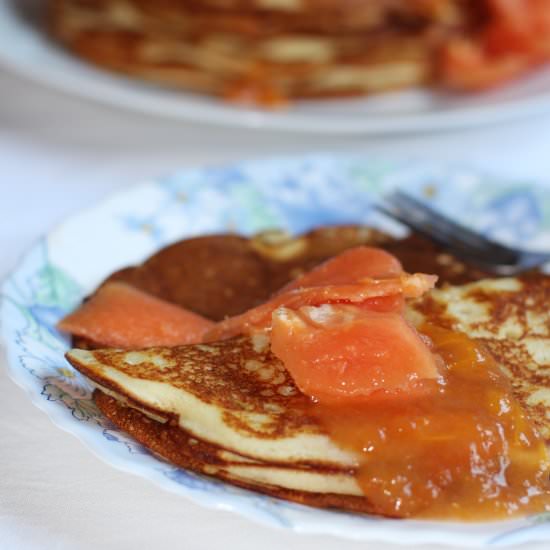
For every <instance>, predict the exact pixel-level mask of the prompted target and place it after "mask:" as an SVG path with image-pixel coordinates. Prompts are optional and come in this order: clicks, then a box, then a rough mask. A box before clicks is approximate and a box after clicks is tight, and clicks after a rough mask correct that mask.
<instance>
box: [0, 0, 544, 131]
mask: <svg viewBox="0 0 550 550" xmlns="http://www.w3.org/2000/svg"><path fill="white" fill-rule="evenodd" d="M45 1H46V0H0V63H1V64H3V65H5V66H6V67H8V68H10V69H12V70H13V71H16V72H17V73H19V74H21V75H24V76H26V77H28V78H32V79H34V80H36V81H38V82H41V83H44V84H48V85H51V86H55V87H56V88H58V89H60V90H64V91H66V92H70V93H73V94H76V95H79V96H83V97H86V98H90V99H94V100H97V101H101V102H103V103H107V104H111V105H116V106H119V107H124V108H130V109H134V110H137V111H141V112H145V113H151V114H156V115H162V116H166V117H171V118H179V119H183V120H194V121H203V122H208V123H215V124H222V125H226V126H236V127H248V128H261V129H271V130H286V131H288V130H291V131H299V132H315V133H319V132H322V133H326V134H389V133H399V132H415V131H431V130H443V129H452V128H462V127H471V126H478V125H484V124H490V123H495V122H503V121H506V120H511V119H514V118H519V117H525V116H532V115H535V114H540V113H543V112H550V68H548V69H541V70H539V71H537V72H536V73H534V74H532V75H531V76H528V77H526V78H524V79H522V80H520V81H518V82H515V83H513V84H510V85H508V86H506V87H504V88H502V89H500V90H496V91H492V92H486V93H482V94H477V95H472V96H467V97H466V96H462V97H458V96H453V95H449V94H443V93H437V92H433V91H428V90H411V91H406V92H392V93H387V94H383V95H380V96H374V97H370V98H366V99H365V98H363V99H361V98H359V99H345V100H318V101H299V102H296V103H294V104H293V105H292V106H291V107H290V108H289V109H288V110H285V111H282V112H265V111H261V110H255V109H249V108H240V107H236V106H233V105H228V104H225V103H223V102H222V101H220V100H216V99H213V98H209V97H204V96H200V95H197V94H193V93H185V92H180V91H173V90H168V89H163V88H160V87H157V86H153V85H149V84H144V83H141V82H139V81H135V80H130V79H127V78H124V77H120V76H116V75H112V74H110V73H108V72H105V71H102V70H99V69H95V68H94V67H92V66H90V65H87V64H85V63H83V62H81V61H79V60H78V59H75V58H73V57H72V56H71V55H69V54H67V53H65V52H64V51H63V50H62V49H61V48H59V47H58V46H56V45H55V44H54V43H53V42H52V41H51V40H49V39H48V37H47V36H46V34H45V32H44V30H43V29H42V28H41V22H40V11H41V8H42V7H43V6H44V3H45Z"/></svg>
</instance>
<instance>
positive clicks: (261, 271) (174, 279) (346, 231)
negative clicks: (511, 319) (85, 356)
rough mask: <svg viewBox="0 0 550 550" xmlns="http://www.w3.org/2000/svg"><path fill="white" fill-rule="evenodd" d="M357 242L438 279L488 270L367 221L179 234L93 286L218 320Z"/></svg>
mask: <svg viewBox="0 0 550 550" xmlns="http://www.w3.org/2000/svg"><path fill="white" fill-rule="evenodd" d="M360 245H366V246H376V247H382V248H384V249H385V250H387V251H388V252H390V253H391V254H393V255H395V256H396V257H397V258H398V259H399V260H400V261H401V263H402V264H403V266H404V269H405V270H406V271H408V272H410V273H415V272H426V273H434V274H436V275H438V277H439V279H440V281H443V282H449V283H463V282H469V281H475V280H479V279H482V278H484V277H487V276H488V274H487V272H485V271H483V270H480V269H478V268H476V267H475V266H472V265H467V264H465V263H464V262H463V261H461V260H460V259H458V258H456V257H455V256H453V255H451V254H449V253H447V252H445V251H444V250H443V249H442V248H441V247H440V246H439V245H437V244H435V243H433V242H431V241H429V240H428V239H426V238H424V237H422V236H420V235H417V234H411V235H409V236H408V237H405V238H402V239H396V238H394V237H391V236H390V235H387V234H385V233H382V232H380V231H378V230H376V229H373V228H370V227H366V226H359V225H349V226H327V227H320V228H317V229H314V230H312V231H310V232H308V233H305V234H303V235H298V236H294V237H293V236H290V235H288V234H287V233H285V232H282V231H277V230H272V231H266V232H263V233H259V234H258V235H255V236H253V237H250V238H247V237H242V236H238V235H227V234H225V235H208V236H204V237H195V238H191V239H184V240H182V241H178V242H176V243H174V244H172V245H169V246H167V247H165V248H163V249H161V250H160V251H159V252H157V253H156V254H154V255H153V256H151V257H150V258H148V259H147V260H146V261H145V262H144V263H143V264H141V265H138V266H134V267H127V268H124V269H121V270H119V271H117V272H115V273H113V274H112V275H110V276H109V277H107V278H106V279H105V280H104V281H103V282H102V283H101V285H100V286H99V288H101V287H102V286H103V285H105V284H107V283H109V282H113V281H117V282H123V283H127V284H129V285H131V286H133V287H136V288H138V289H140V290H142V291H144V292H147V293H148V294H152V295H153V296H156V297H157V298H161V299H162V300H165V301H167V302H171V303H173V304H176V305H179V306H182V307H183V308H185V309H188V310H190V311H193V312H194V313H198V314H200V315H203V316H204V317H206V318H208V319H211V320H213V321H221V320H222V319H224V318H225V317H227V316H233V315H238V314H240V313H243V312H245V311H246V310H248V309H251V308H253V307H255V306H257V305H259V304H261V303H262V302H265V301H266V300H267V299H268V298H269V297H270V296H271V295H272V294H273V293H274V292H276V291H277V290H279V289H280V288H281V287H283V286H284V285H285V284H287V283H288V282H290V281H291V280H293V279H295V278H296V277H297V276H299V275H300V274H302V273H304V272H305V271H309V270H310V269H312V268H313V267H315V266H317V265H319V264H320V263H322V262H323V261H325V260H327V259H328V258H330V257H332V256H335V255H337V254H339V253H340V252H343V251H344V250H347V249H349V248H352V247H355V246H360ZM73 345H74V347H77V348H83V349H88V348H92V349H93V348H95V347H98V346H97V345H96V344H95V343H94V342H93V341H91V340H89V339H86V338H83V337H79V336H75V337H74V338H73Z"/></svg>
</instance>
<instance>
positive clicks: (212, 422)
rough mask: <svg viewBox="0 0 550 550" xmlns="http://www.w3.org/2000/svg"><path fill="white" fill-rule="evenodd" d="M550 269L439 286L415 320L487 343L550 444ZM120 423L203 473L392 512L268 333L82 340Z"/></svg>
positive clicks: (99, 393)
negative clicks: (162, 343) (120, 342)
mask: <svg viewBox="0 0 550 550" xmlns="http://www.w3.org/2000/svg"><path fill="white" fill-rule="evenodd" d="M549 293H550V278H549V277H547V276H542V275H539V276H533V277H528V278H525V279H520V278H504V279H492V280H489V279H486V280H483V281H479V282H476V283H470V284H467V285H462V286H450V285H448V286H446V287H444V288H442V289H436V290H434V291H432V292H431V294H429V295H427V296H426V297H425V298H423V299H420V300H419V301H417V302H415V303H413V304H411V305H410V306H409V310H408V316H409V318H410V320H411V321H412V322H413V323H414V324H416V325H417V326H418V325H419V326H421V325H422V324H423V323H425V322H426V321H429V322H430V323H434V324H438V325H440V326H446V327H449V328H453V329H455V330H460V331H463V332H465V333H466V334H468V335H469V336H470V337H472V338H473V339H475V340H477V341H479V342H480V343H482V344H483V345H484V346H485V347H486V349H488V350H489V351H490V352H491V354H492V355H493V356H494V358H495V359H496V361H497V362H498V364H499V366H500V368H501V369H502V371H503V372H504V374H505V375H506V377H507V378H508V379H509V380H510V382H511V384H512V388H513V393H514V395H515V397H516V398H518V400H519V401H520V402H521V404H522V405H523V407H524V409H525V411H527V413H528V415H529V417H530V418H531V420H532V421H533V423H534V424H535V425H536V427H537V429H538V430H539V432H540V433H541V434H542V435H543V437H544V438H545V439H546V442H547V444H548V443H550V415H549V413H548V411H549V410H550V397H549V395H548V389H547V388H548V386H549V382H550V381H549V378H548V377H549V374H548V372H549V366H550V318H549V313H548V310H547V307H545V304H547V303H548V298H549V297H550V295H549ZM67 358H68V360H69V362H70V363H71V364H72V365H73V366H74V367H75V368H77V369H78V370H79V371H80V372H81V373H82V374H84V375H85V376H86V377H87V378H88V379H89V380H90V381H91V382H92V383H93V384H94V386H95V387H96V388H97V390H96V392H95V393H94V400H95V402H96V403H97V405H98V406H99V408H100V409H101V410H102V411H103V412H104V414H106V416H107V417H108V418H109V419H111V420H112V421H113V422H114V423H115V424H116V425H117V426H119V427H120V428H121V429H124V430H125V431H127V432H128V433H130V434H131V435H132V436H133V437H135V438H136V439H137V440H138V441H139V442H141V443H142V444H144V445H145V446H146V447H148V448H150V449H151V450H152V451H154V452H155V453H156V454H158V455H159V456H161V457H163V458H165V459H167V460H169V461H170V462H172V463H174V464H176V465H178V466H181V467H184V468H187V469H190V470H193V471H195V472H198V473H202V474H206V475H210V476H214V477H217V478H220V479H223V480H226V481H230V482H232V483H235V484H237V485H239V486H243V487H246V488H251V489H255V490H258V491H261V492H263V493H266V494H270V495H273V496H279V497H281V498H286V499H289V500H295V501H297V502H301V503H304V504H308V505H312V506H321V507H337V508H343V509H348V510H354V511H361V512H368V513H375V514H387V510H380V509H378V508H377V507H376V505H374V504H373V503H372V502H371V501H370V500H369V499H368V498H365V497H364V496H362V492H361V489H360V487H359V486H358V484H357V481H356V473H357V468H358V457H357V456H356V455H354V453H353V452H351V451H347V450H343V449H341V448H340V447H338V446H337V445H335V444H334V443H333V442H332V441H331V439H330V438H329V437H328V435H327V433H326V431H325V429H324V428H323V426H322V425H321V424H320V423H319V420H318V418H317V417H316V416H315V415H313V414H311V405H310V401H309V399H308V398H307V397H306V396H304V395H303V394H301V393H300V392H299V390H298V389H297V387H296V386H295V384H294V382H293V380H292V379H291V377H290V375H289V374H288V373H287V372H286V369H285V368H284V366H283V365H282V363H281V362H280V361H279V360H278V359H277V358H276V357H275V356H274V355H273V354H272V353H271V351H270V349H269V341H268V339H267V338H266V337H265V336H255V337H248V336H240V337H237V338H234V339H230V340H226V341H222V342H215V343H211V344H208V345H193V346H183V347H177V348H152V349H148V350H141V351H128V352H126V351H120V350H96V351H85V350H73V351H71V352H69V353H68V354H67Z"/></svg>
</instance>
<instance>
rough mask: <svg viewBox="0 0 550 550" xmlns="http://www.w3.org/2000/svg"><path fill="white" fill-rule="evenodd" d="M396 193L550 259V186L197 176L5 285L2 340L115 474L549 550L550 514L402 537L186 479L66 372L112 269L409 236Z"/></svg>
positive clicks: (152, 192) (147, 194)
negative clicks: (225, 248) (260, 239)
mask: <svg viewBox="0 0 550 550" xmlns="http://www.w3.org/2000/svg"><path fill="white" fill-rule="evenodd" d="M396 186H403V187H406V188H407V189H408V190H409V191H410V192H411V193H414V194H416V195H417V196H418V197H420V198H421V199H422V200H425V201H429V202H431V203H432V204H434V205H435V206H436V207H437V208H439V209H441V210H442V211H444V212H447V213H448V214H450V215H452V216H455V217H457V218H458V219H461V220H462V221H464V222H465V223H467V224H469V225H471V226H473V227H476V228H478V229H479V230H481V231H484V232H486V233H488V234H490V235H493V236H495V237H498V238H500V239H503V240H505V241H510V242H514V243H519V244H523V245H525V246H536V247H539V248H547V249H548V248H550V186H548V185H546V184H543V183H539V184H535V183H533V182H510V181H505V180H503V179H500V178H497V177H495V176H493V175H490V174H484V173H482V172H480V171H475V170H471V169H468V168H464V167H448V166H440V165H435V164H424V163H413V162H410V163H401V164H392V163H389V162H386V161H379V160H376V161H375V160H371V161H369V160H365V159H363V158H358V157H353V156H333V155H316V156H307V157H299V158H278V159H270V160H262V161H253V162H244V163H240V164H235V165H230V166H218V167H206V168H200V169H193V170H185V171H182V172H180V173H177V174H175V175H173V176H170V177H167V178H163V179H160V180H158V181H153V182H150V183H145V184H142V185H137V186H135V187H133V188H130V189H129V190H128V191H126V192H124V193H121V194H119V195H115V196H113V197H112V198H111V199H109V200H107V201H106V202H104V203H102V204H100V205H98V206H96V207H94V208H92V209H89V210H87V211H84V212H82V213H80V214H78V215H76V216H74V217H73V218H70V219H69V220H67V221H66V222H65V223H64V224H63V225H62V226H60V227H59V228H57V229H56V230H55V231H52V232H51V233H50V234H49V235H47V236H46V237H44V238H43V239H42V240H41V241H40V242H39V243H38V244H37V245H36V246H35V247H34V248H33V249H32V250H30V252H29V253H28V254H27V255H26V257H25V258H24V260H23V261H22V262H21V264H20V265H19V266H18V267H17V269H16V270H15V271H14V272H13V273H12V275H11V276H10V277H9V278H8V279H7V280H6V281H5V282H4V284H3V286H2V295H1V298H2V302H1V309H0V320H1V323H2V326H1V334H2V336H3V339H4V346H5V350H6V353H7V359H8V368H9V372H10V375H11V376H12V378H13V379H14V380H15V381H16V382H17V383H18V384H19V385H21V386H22V387H23V388H25V389H26V390H27V391H28V393H29V396H30V398H31V400H32V401H33V403H35V404H36V405H37V406H38V407H40V408H41V409H42V410H44V411H45V412H46V413H47V414H48V415H49V416H50V418H51V419H52V420H53V421H54V422H55V423H56V424H57V425H59V426H60V427H62V428H64V429H65V430H67V431H69V432H71V433H73V434H74V435H76V436H77V437H78V438H80V439H81V440H82V441H83V442H84V443H85V444H86V445H87V446H88V447H89V448H91V449H92V450H93V451H94V452H95V453H96V454H97V455H98V456H100V457H101V458H103V459H104V460H105V461H106V462H108V463H109V464H111V465H113V466H115V467H117V468H120V469H123V470H125V471H129V472H132V473H135V474H137V475H140V476H143V477H146V478H148V479H150V480H152V481H154V482H156V483H157V484H158V485H160V486H162V487H164V488H167V489H169V490H171V491H176V492H178V493H180V494H182V495H185V496H187V497H189V498H192V499H193V500H194V501H196V502H198V503H200V504H203V505H206V506H210V507H217V508H224V509H230V510H233V511H235V512H238V513H240V514H243V515H244V516H246V517H249V518H251V519H253V520H256V521H259V522H261V523H264V524H267V525H272V526H278V527H283V528H287V529H292V530H294V531H297V532H304V533H317V534H321V533H324V534H332V535H336V536H341V537H347V538H354V539H358V540H383V541H386V542H394V543H406V544H415V543H418V544H420V543H447V544H450V545H453V544H454V545H468V546H476V547H483V546H506V545H510V544H518V543H524V542H534V541H550V515H549V514H540V515H538V516H535V517H531V518H524V519H520V520H515V521H509V522H498V523H488V524H469V525H467V526H465V525H462V524H459V523H437V522H422V521H400V522H399V529H395V521H393V520H387V519H383V518H374V517H368V516H358V515H354V514H348V513H342V512H331V511H323V510H316V509H311V508H307V507H304V506H299V505H296V504H292V503H288V502H284V501H280V500H277V499H273V498H269V497H265V496H262V495H258V494H256V493H252V492H249V491H245V490H242V489H238V488H236V487H232V486H230V485H227V484H225V483H222V482H219V481H216V480H211V479H208V478H206V477H203V476H199V475H196V474H194V473H191V472H186V471H184V470H181V469H178V468H175V467H174V466H172V465H170V464H167V463H165V462H163V461H162V460H159V459H158V458H156V457H154V456H153V455H152V454H151V453H149V452H148V451H147V449H145V448H144V447H142V446H141V445H139V444H138V443H136V442H135V441H134V440H132V438H130V437H129V436H127V435H126V434H125V433H124V432H121V431H120V430H118V429H117V428H116V427H115V426H113V425H112V424H111V423H110V422H109V421H108V420H106V419H105V418H103V417H102V416H101V414H100V413H99V411H98V409H97V408H96V407H95V405H94V403H93V401H92V400H91V388H89V386H88V384H87V383H86V381H85V380H84V379H83V378H82V376H81V375H80V374H79V373H78V372H76V371H74V370H73V369H72V368H71V367H70V366H69V365H68V364H67V362H66V361H65V360H64V357H63V354H64V352H65V351H66V350H67V348H68V340H67V338H66V337H65V336H64V335H62V334H60V333H59V332H58V331H57V330H56V328H55V323H56V322H57V321H58V320H59V319H60V318H61V317H62V316H63V315H64V314H66V313H67V312H69V311H70V310H71V309H73V308H74V307H75V306H76V305H77V304H78V303H79V302H80V300H81V299H82V298H83V297H84V296H85V295H86V293H87V292H89V291H90V290H91V289H92V288H93V287H94V286H95V285H97V284H98V283H99V282H100V281H101V279H102V278H103V277H105V276H106V275H107V274H108V273H110V272H112V271H113V270H115V269H117V268H119V267H121V266H123V265H128V264H132V263H135V262H138V261H140V260H142V259H144V258H145V257H147V256H148V255H149V254H151V253H152V252H153V251H154V250H156V249H158V248H160V247H161V246H163V245H166V244H168V243H170V242H172V241H174V240H176V239H179V238H183V237H188V236H192V235H198V234H204V233H214V232H226V231H236V232H239V233H243V234H251V233H254V232H257V231H260V230H263V229H267V228H273V227H278V228H284V229H287V230H288V231H290V232H294V233H297V232H301V231H305V230H307V229H309V228H311V227H314V226H317V225H321V224H338V223H367V224H371V225H375V226H378V227H381V228H383V229H386V230H389V231H396V232H399V231H403V228H399V227H398V226H396V225H395V223H393V222H391V221H388V220H385V219H383V218H382V217H381V216H380V215H379V214H377V213H376V212H375V211H374V210H373V208H372V205H373V203H374V202H375V201H376V200H378V198H379V197H380V196H381V194H383V193H384V192H385V191H387V190H389V189H391V188H394V187H396ZM512 230H513V231H512ZM83 244H85V246H83ZM83 249H84V250H85V251H86V253H85V254H83V253H82V250H83Z"/></svg>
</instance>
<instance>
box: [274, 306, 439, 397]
mask: <svg viewBox="0 0 550 550" xmlns="http://www.w3.org/2000/svg"><path fill="white" fill-rule="evenodd" d="M271 349H272V351H273V353H274V354H275V355H276V356H277V357H278V358H279V359H281V361H283V363H284V365H285V367H286V368H287V369H288V371H289V372H290V374H291V375H292V378H293V379H294V381H295V382H296V385H297V386H298V387H299V388H300V390H301V391H302V392H303V393H304V394H306V395H308V396H310V397H312V398H314V399H316V400H318V401H321V402H345V401H350V400H357V399H365V398H370V397H373V396H375V395H376V396H377V398H380V397H381V396H382V397H383V396H384V395H387V396H392V395H395V392H407V395H411V394H414V393H415V392H416V389H417V388H418V389H419V390H420V389H421V388H422V386H421V385H419V384H418V382H420V381H423V380H430V379H437V378H438V377H439V370H438V366H437V361H436V358H435V356H434V355H433V354H432V353H431V351H430V349H429V347H428V346H427V345H426V343H425V342H424V341H423V340H422V338H421V337H420V336H419V334H418V333H417V332H416V331H415V329H414V328H413V327H411V326H410V325H409V324H408V323H407V322H406V321H405V319H404V318H403V316H402V315H401V314H400V313H395V312H383V313H381V312H373V311H369V310H366V309H364V308H358V307H355V306H349V305H323V306H320V307H302V308H300V309H298V310H297V311H293V310H290V309H288V308H284V307H283V308H279V309H277V310H276V311H275V312H274V313H273V321H272V329H271ZM422 391H423V390H422Z"/></svg>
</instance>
